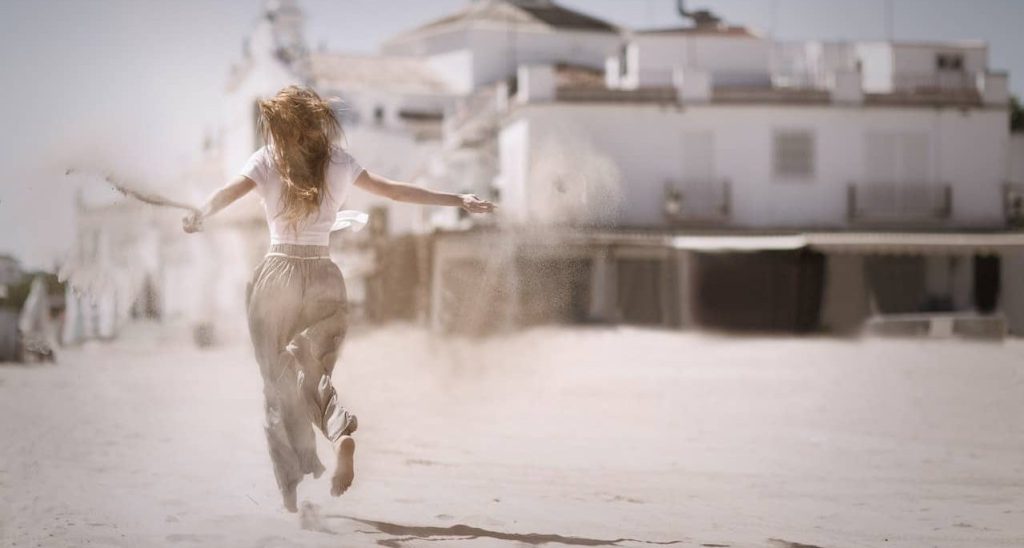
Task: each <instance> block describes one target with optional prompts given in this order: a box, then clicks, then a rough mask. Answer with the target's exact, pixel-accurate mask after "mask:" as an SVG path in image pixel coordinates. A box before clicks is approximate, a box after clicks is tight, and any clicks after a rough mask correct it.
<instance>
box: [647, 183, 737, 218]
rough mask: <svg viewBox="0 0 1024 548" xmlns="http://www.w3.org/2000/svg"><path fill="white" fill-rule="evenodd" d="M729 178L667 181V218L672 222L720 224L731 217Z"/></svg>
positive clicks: (665, 207)
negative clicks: (681, 181)
mask: <svg viewBox="0 0 1024 548" xmlns="http://www.w3.org/2000/svg"><path fill="white" fill-rule="evenodd" d="M731 209H732V190H731V185H730V183H729V181H728V180H722V179H718V180H711V181H696V182H694V181H690V182H683V183H680V182H668V183H665V204H664V211H665V219H666V220H667V221H668V222H669V223H671V224H718V223H723V222H726V221H728V220H729V216H730V215H731Z"/></svg>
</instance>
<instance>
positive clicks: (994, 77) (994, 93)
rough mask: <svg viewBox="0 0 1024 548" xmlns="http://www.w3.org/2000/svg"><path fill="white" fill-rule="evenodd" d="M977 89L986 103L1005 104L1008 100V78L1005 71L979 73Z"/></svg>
mask: <svg viewBox="0 0 1024 548" xmlns="http://www.w3.org/2000/svg"><path fill="white" fill-rule="evenodd" d="M978 90H979V91H981V99H982V102H984V103H985V104H986V105H995V106H1006V104H1007V103H1009V101H1010V78H1009V76H1007V74H1006V73H1005V72H982V73H979V74H978Z"/></svg>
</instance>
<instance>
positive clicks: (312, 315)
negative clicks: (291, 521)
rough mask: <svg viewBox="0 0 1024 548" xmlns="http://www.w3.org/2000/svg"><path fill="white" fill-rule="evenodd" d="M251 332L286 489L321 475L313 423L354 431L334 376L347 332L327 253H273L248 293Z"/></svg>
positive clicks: (341, 291) (301, 248) (284, 249)
mask: <svg viewBox="0 0 1024 548" xmlns="http://www.w3.org/2000/svg"><path fill="white" fill-rule="evenodd" d="M246 306H247V309H248V316H249V333H250V335H251V336H252V344H253V348H254V350H255V353H256V361H257V362H258V363H259V366H260V373H261V374H262V375H263V393H264V396H265V398H266V424H265V428H266V434H267V443H268V444H269V446H270V457H271V460H273V463H274V475H275V476H276V478H277V484H278V487H279V488H280V489H281V490H282V491H283V492H285V491H288V490H294V488H295V485H296V484H298V482H299V481H300V480H301V479H302V477H303V475H305V474H316V475H319V474H320V473H321V472H323V471H324V467H323V464H321V463H320V459H319V458H317V455H316V440H315V437H314V434H313V428H312V426H313V425H316V427H317V428H319V429H320V431H321V432H323V434H324V436H327V438H328V439H329V440H331V441H332V442H333V441H337V440H338V438H340V437H341V436H343V435H345V434H349V433H351V432H354V431H355V429H356V425H357V422H356V417H355V415H352V414H350V413H349V412H348V411H346V410H345V409H344V408H343V407H342V406H341V405H340V404H339V403H338V395H337V394H336V393H335V390H334V386H333V385H331V372H332V371H333V370H334V362H335V360H337V358H338V352H339V351H340V349H341V343H342V340H343V339H344V337H345V330H346V328H347V320H348V318H347V316H348V315H347V301H346V295H345V280H344V278H342V276H341V271H340V270H339V269H338V267H337V266H336V265H335V264H334V263H333V262H331V260H330V259H329V258H328V250H327V247H323V246H308V245H292V244H279V245H273V246H271V247H270V251H269V252H268V253H267V256H266V257H265V258H264V259H263V261H262V262H261V263H260V264H259V266H257V267H256V270H255V272H254V273H253V278H252V281H251V282H249V285H248V288H247V291H246Z"/></svg>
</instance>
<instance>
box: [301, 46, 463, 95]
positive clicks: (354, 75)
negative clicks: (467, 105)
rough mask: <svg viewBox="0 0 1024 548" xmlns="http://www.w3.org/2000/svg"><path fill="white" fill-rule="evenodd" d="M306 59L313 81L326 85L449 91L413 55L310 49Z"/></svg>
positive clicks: (424, 92)
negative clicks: (364, 53)
mask: <svg viewBox="0 0 1024 548" xmlns="http://www.w3.org/2000/svg"><path fill="white" fill-rule="evenodd" d="M310 62H311V65H312V71H313V78H314V79H315V80H316V82H317V85H318V86H320V87H323V88H327V89H338V90H359V89H367V90H373V91H388V92H400V93H409V94H422V95H432V94H446V93H451V89H450V88H449V86H448V84H446V83H445V82H444V81H443V80H441V79H440V78H439V77H438V76H437V75H436V74H435V73H434V71H433V69H431V68H430V66H429V65H428V64H427V63H426V62H425V61H424V60H422V59H419V58H415V57H390V56H378V55H349V54H341V53H314V54H312V55H311V56H310Z"/></svg>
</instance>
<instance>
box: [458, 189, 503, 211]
mask: <svg viewBox="0 0 1024 548" xmlns="http://www.w3.org/2000/svg"><path fill="white" fill-rule="evenodd" d="M460 198H462V204H460V205H459V207H461V208H462V209H464V210H466V211H467V212H469V213H490V212H492V211H494V208H495V205H494V204H492V203H491V202H488V201H487V200H482V199H480V198H479V197H478V196H477V195H476V194H463V195H461V196H460Z"/></svg>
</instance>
